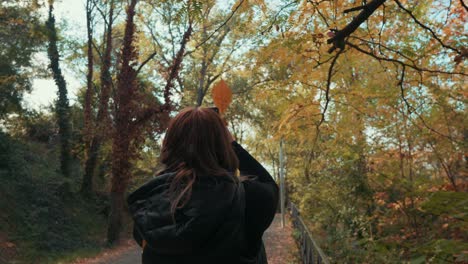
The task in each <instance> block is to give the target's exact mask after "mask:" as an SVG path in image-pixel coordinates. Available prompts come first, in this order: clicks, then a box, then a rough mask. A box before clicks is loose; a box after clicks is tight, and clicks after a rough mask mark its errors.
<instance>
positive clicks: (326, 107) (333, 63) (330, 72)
mask: <svg viewBox="0 0 468 264" xmlns="http://www.w3.org/2000/svg"><path fill="white" fill-rule="evenodd" d="M342 52H343V50H340V51H339V52H338V53H337V54H336V55H335V57H334V58H333V60H332V62H331V64H330V68H329V69H328V78H327V89H326V90H325V106H324V107H323V112H322V118H321V119H320V122H319V123H318V124H317V130H319V127H320V125H322V123H323V122H324V121H325V114H326V112H327V109H328V104H329V103H330V86H331V79H332V76H333V67H334V66H335V64H336V61H337V60H338V57H339V56H340V54H341V53H342Z"/></svg>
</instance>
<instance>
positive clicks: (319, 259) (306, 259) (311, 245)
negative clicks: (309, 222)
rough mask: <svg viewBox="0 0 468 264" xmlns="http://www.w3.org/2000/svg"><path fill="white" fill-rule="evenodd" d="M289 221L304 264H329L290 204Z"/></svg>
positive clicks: (295, 208)
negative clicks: (295, 232)
mask: <svg viewBox="0 0 468 264" xmlns="http://www.w3.org/2000/svg"><path fill="white" fill-rule="evenodd" d="M290 207H291V220H292V224H293V227H294V229H295V230H296V231H297V232H298V237H296V239H297V240H298V242H299V249H300V254H301V258H302V263H304V264H321V263H323V264H330V262H329V261H328V258H327V256H326V255H325V254H324V253H323V251H322V249H320V247H319V245H318V244H317V242H315V240H314V239H313V238H312V234H311V233H310V231H309V229H308V228H307V226H306V225H305V223H304V220H302V218H301V216H300V213H299V210H297V207H296V205H295V204H293V203H291V204H290Z"/></svg>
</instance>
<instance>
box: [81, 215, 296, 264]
mask: <svg viewBox="0 0 468 264" xmlns="http://www.w3.org/2000/svg"><path fill="white" fill-rule="evenodd" d="M263 240H264V241H265V248H266V252H267V256H268V263H269V264H296V263H300V260H299V257H298V249H297V246H296V243H295V241H294V238H293V237H292V227H291V221H290V220H289V218H286V226H285V227H284V228H282V227H281V215H279V214H277V215H276V216H275V219H274V220H273V223H272V224H271V226H270V227H269V228H268V230H267V231H266V232H265V234H264V235H263ZM110 263H112V264H138V263H141V249H140V247H139V246H138V245H136V244H135V242H134V241H133V240H129V241H125V242H124V243H122V244H121V245H119V246H117V247H115V248H113V249H109V250H106V251H104V252H102V253H101V254H99V255H98V256H95V257H93V258H86V259H80V260H77V261H75V262H73V264H110Z"/></svg>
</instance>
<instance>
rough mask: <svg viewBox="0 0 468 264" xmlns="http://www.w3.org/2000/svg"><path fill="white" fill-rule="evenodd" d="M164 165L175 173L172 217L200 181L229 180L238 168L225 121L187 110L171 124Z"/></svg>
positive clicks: (208, 111) (204, 111)
mask: <svg viewBox="0 0 468 264" xmlns="http://www.w3.org/2000/svg"><path fill="white" fill-rule="evenodd" d="M161 163H162V164H164V165H165V169H164V171H166V172H167V171H169V172H175V173H176V174H175V176H174V178H173V179H172V182H171V185H170V188H169V192H170V195H171V211H172V213H173V214H174V212H175V210H176V209H177V208H181V207H183V206H184V205H185V204H186V203H187V202H188V201H189V200H190V197H191V195H192V187H193V184H194V183H195V181H196V179H197V177H203V176H222V175H226V176H230V175H233V172H234V171H235V170H236V169H237V168H238V166H239V160H238V159H237V156H236V154H235V152H234V150H233V148H232V145H231V140H230V137H229V134H228V132H227V129H226V126H225V125H224V122H223V120H222V119H221V117H220V116H219V114H218V113H216V112H215V111H213V110H212V109H209V108H202V107H189V108H185V109H183V110H182V111H181V112H180V113H179V114H178V115H177V116H175V117H174V118H173V119H172V120H171V121H170V122H169V127H168V129H167V131H166V135H165V137H164V140H163V144H162V150H161ZM233 178H234V177H233ZM234 179H235V178H234Z"/></svg>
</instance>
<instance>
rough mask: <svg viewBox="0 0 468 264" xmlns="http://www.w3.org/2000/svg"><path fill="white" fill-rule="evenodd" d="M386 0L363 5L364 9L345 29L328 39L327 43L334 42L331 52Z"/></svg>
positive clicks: (376, 0) (374, 0) (377, 0)
mask: <svg viewBox="0 0 468 264" xmlns="http://www.w3.org/2000/svg"><path fill="white" fill-rule="evenodd" d="M385 1H386V0H373V1H371V2H370V3H368V4H367V5H365V7H363V10H362V11H361V13H359V15H357V16H356V17H355V18H354V19H353V20H352V21H351V22H350V23H349V24H348V25H347V26H345V27H344V28H343V29H341V30H339V31H337V32H336V33H335V36H334V37H332V38H330V39H328V40H327V43H328V44H331V43H333V47H332V48H330V50H328V52H329V53H331V52H333V51H334V50H335V49H336V48H337V47H339V46H340V45H339V44H338V43H340V42H344V41H345V38H346V37H348V36H349V35H351V34H352V33H353V32H354V31H355V30H356V29H357V28H358V27H359V26H360V25H361V24H362V23H363V22H364V21H366V20H367V19H368V18H369V17H370V16H371V15H372V14H373V13H374V11H375V10H377V8H379V7H380V6H381V5H383V3H385Z"/></svg>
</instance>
